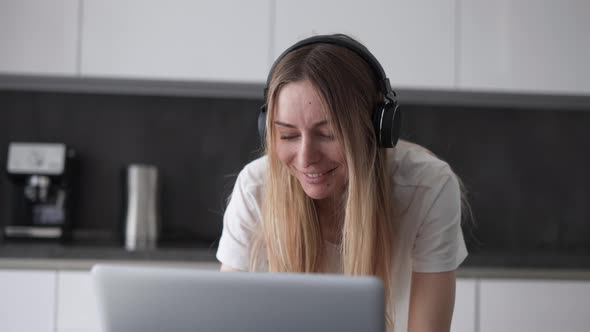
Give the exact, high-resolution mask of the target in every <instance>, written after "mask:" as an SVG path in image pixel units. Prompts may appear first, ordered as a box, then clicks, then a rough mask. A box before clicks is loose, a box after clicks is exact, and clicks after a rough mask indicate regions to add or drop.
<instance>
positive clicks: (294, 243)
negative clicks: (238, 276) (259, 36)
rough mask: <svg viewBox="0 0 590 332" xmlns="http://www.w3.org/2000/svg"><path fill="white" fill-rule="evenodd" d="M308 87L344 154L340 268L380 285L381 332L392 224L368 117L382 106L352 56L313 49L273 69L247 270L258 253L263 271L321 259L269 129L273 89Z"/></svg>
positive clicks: (319, 244) (386, 173) (312, 266)
mask: <svg viewBox="0 0 590 332" xmlns="http://www.w3.org/2000/svg"><path fill="white" fill-rule="evenodd" d="M303 80H308V81H309V82H311V84H312V85H313V86H314V87H315V88H316V89H317V91H318V94H319V96H320V99H321V100H322V103H323V105H322V106H323V109H324V110H325V111H326V112H327V114H326V115H327V116H328V119H329V121H330V123H331V124H332V126H333V129H334V131H335V134H336V137H337V139H338V142H339V143H340V144H341V147H342V150H343V151H344V155H345V161H346V166H347V172H348V182H347V186H346V189H345V193H344V196H343V197H342V199H341V200H340V201H338V202H336V203H337V204H336V206H337V207H339V211H336V212H337V213H338V215H339V216H340V217H341V218H342V219H343V224H342V225H343V226H342V234H341V240H342V241H341V248H340V250H341V254H342V255H341V257H342V267H343V271H344V274H346V275H372V276H377V277H379V278H381V279H382V280H383V283H384V288H385V299H386V302H385V303H386V322H387V326H388V330H392V327H393V315H392V312H393V308H392V307H390V306H391V297H392V285H393V280H392V265H393V257H394V250H395V249H394V248H395V243H396V240H395V234H396V227H395V226H396V223H395V222H394V210H393V208H394V206H393V204H392V203H393V200H392V198H391V191H392V185H393V183H392V181H391V179H390V170H389V165H388V161H387V153H386V150H385V149H379V148H378V147H377V142H376V137H375V131H374V128H373V125H372V121H371V115H372V112H373V111H374V110H375V108H376V107H377V105H378V104H379V103H381V102H382V101H383V95H382V93H381V92H380V90H379V88H378V85H377V84H378V83H377V78H376V77H375V74H374V72H373V69H372V68H371V67H369V65H368V64H367V63H366V62H365V61H364V60H363V59H362V58H361V57H360V56H359V55H357V54H356V53H354V52H352V51H350V50H348V49H346V48H343V47H340V46H335V45H330V44H313V45H308V46H305V47H302V48H300V49H297V50H295V51H292V52H290V53H289V54H287V55H286V56H284V57H283V58H282V60H281V61H280V62H279V63H278V64H277V65H276V67H275V69H274V71H273V73H272V78H271V81H270V84H269V92H268V100H267V105H268V115H267V123H266V126H267V128H266V133H267V135H266V144H265V145H266V146H265V150H266V151H265V152H266V154H267V155H268V161H269V172H268V178H267V182H266V183H267V186H266V188H265V193H264V199H263V206H262V215H263V218H262V223H261V225H260V231H259V232H258V234H257V237H256V238H255V240H254V242H253V245H252V248H251V262H250V265H251V269H256V267H257V266H260V262H259V259H260V257H261V256H260V252H261V251H266V258H267V259H268V269H269V271H271V272H303V273H314V272H319V270H320V264H321V257H322V255H323V250H324V248H323V240H322V233H321V228H320V221H319V220H318V216H317V213H316V209H315V204H314V201H313V200H312V199H311V198H310V197H308V196H307V195H306V194H305V192H304V191H303V189H302V187H301V185H300V184H299V182H298V180H297V178H295V177H294V176H292V175H291V174H290V173H289V170H288V169H287V167H286V166H285V165H283V164H282V163H281V161H280V160H279V159H278V157H277V152H276V139H277V138H276V135H277V134H276V132H275V130H274V129H273V127H274V126H272V123H273V122H274V117H275V114H276V105H277V103H276V101H277V97H278V95H279V93H280V91H281V89H282V88H283V87H284V86H285V85H287V84H289V83H292V82H299V81H303Z"/></svg>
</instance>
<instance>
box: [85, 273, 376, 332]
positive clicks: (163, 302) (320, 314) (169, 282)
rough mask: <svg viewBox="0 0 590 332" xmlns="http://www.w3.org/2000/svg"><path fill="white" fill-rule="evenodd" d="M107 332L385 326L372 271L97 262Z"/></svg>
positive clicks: (324, 330) (320, 331) (321, 330)
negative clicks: (303, 271)
mask: <svg viewBox="0 0 590 332" xmlns="http://www.w3.org/2000/svg"><path fill="white" fill-rule="evenodd" d="M91 279H92V283H93V287H94V291H95V293H96V298H97V302H98V303H97V304H98V310H99V317H100V319H101V321H102V328H103V331H104V332H135V331H141V332H149V331H158V332H164V331H171V332H177V331H178V332H188V331H191V332H218V331H232V332H233V331H256V332H271V331H273V332H275V331H298V332H301V331H306V332H329V331H338V332H341V331H363V332H383V331H385V318H384V310H385V309H384V293H383V283H382V281H381V280H380V279H377V278H375V277H368V276H367V277H350V276H343V275H328V274H294V273H293V274H289V273H246V272H218V271H211V270H199V269H192V268H185V267H182V268H176V267H153V266H137V265H133V266H125V265H112V264H97V265H95V266H94V267H93V268H92V271H91Z"/></svg>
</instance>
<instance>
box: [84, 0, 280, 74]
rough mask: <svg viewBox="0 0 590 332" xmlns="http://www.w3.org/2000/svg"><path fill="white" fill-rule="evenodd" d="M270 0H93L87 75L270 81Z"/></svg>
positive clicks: (87, 19)
mask: <svg viewBox="0 0 590 332" xmlns="http://www.w3.org/2000/svg"><path fill="white" fill-rule="evenodd" d="M270 8H271V6H270V0H255V1H241V0H221V1H190V0H171V1H163V0H148V1H146V0H123V1H121V0H86V1H84V8H83V15H82V21H83V27H82V39H83V42H82V52H81V75H82V76H94V77H113V78H121V77H122V78H135V79H137V78H139V79H143V78H145V79H161V80H194V81H232V82H258V83H260V82H263V81H264V80H265V78H266V74H267V70H268V63H269V40H270V37H269V36H270Z"/></svg>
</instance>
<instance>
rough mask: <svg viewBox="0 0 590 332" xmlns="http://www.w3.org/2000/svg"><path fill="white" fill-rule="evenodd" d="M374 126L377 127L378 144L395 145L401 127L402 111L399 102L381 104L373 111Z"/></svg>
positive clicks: (386, 146)
mask: <svg viewBox="0 0 590 332" xmlns="http://www.w3.org/2000/svg"><path fill="white" fill-rule="evenodd" d="M373 126H374V127H375V135H376V139H377V146H379V147H382V148H393V147H395V145H396V144H397V141H398V139H399V134H400V129H401V112H400V111H399V105H398V104H397V102H395V101H394V102H387V103H385V104H380V105H379V107H378V108H377V110H376V111H375V112H374V113H373Z"/></svg>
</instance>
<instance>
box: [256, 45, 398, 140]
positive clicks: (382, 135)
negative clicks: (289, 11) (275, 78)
mask: <svg viewBox="0 0 590 332" xmlns="http://www.w3.org/2000/svg"><path fill="white" fill-rule="evenodd" d="M311 44H334V45H337V46H341V47H344V48H347V49H349V50H351V51H353V52H355V53H356V54H357V55H359V56H360V57H361V58H363V59H364V60H365V62H367V63H368V64H369V66H370V67H371V68H372V69H373V70H374V72H375V74H376V75H377V78H378V79H379V88H380V89H381V92H382V93H383V95H384V96H385V100H384V101H383V103H380V104H379V105H378V106H377V108H376V109H375V111H373V117H372V120H373V127H374V128H375V135H376V138H377V144H378V146H379V147H383V148H393V147H395V145H396V144H397V141H398V139H399V133H400V124H401V112H400V110H399V104H398V103H397V98H396V94H395V91H393V89H392V88H391V84H390V83H389V79H388V78H387V76H386V75H385V71H384V70H383V67H381V64H380V63H379V61H377V59H375V57H374V56H373V54H371V52H369V50H368V49H367V48H366V47H365V46H363V45H362V44H361V43H359V42H357V41H356V40H354V39H352V38H350V37H349V36H347V35H343V34H335V35H319V36H313V37H310V38H307V39H304V40H301V41H299V42H298V43H296V44H295V45H293V46H291V47H289V48H288V49H287V50H285V51H284V52H283V53H282V54H281V55H280V56H279V57H278V58H277V59H276V60H275V62H274V63H273V65H272V67H271V69H270V72H269V74H268V78H267V79H266V87H265V88H264V100H265V103H264V104H263V105H262V107H261V108H260V114H259V115H258V134H259V136H260V140H261V142H263V144H264V141H265V137H266V108H267V104H266V99H267V97H268V86H269V85H270V81H271V79H272V74H273V72H274V69H275V67H276V65H277V64H278V63H279V62H280V61H281V60H282V59H283V57H284V56H285V55H286V54H288V53H289V52H291V51H294V50H296V49H299V48H302V47H304V46H307V45H311Z"/></svg>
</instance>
